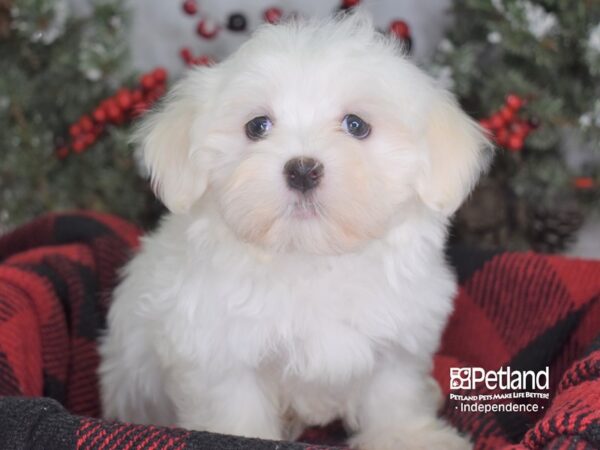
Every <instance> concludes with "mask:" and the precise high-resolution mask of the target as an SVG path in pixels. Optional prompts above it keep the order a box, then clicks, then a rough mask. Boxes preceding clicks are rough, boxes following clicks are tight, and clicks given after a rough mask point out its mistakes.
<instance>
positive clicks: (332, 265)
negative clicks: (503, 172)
mask: <svg viewBox="0 0 600 450" xmlns="http://www.w3.org/2000/svg"><path fill="white" fill-rule="evenodd" d="M349 113H353V114H357V115H359V116H361V117H363V118H364V119H365V120H366V121H367V122H369V123H370V124H371V126H372V133H371V135H370V136H369V137H368V138H367V139H364V140H357V139H355V138H353V137H352V136H349V135H348V134H347V133H345V132H344V131H343V130H342V128H341V126H340V123H341V120H342V118H343V117H344V116H345V115H346V114H349ZM260 115H268V116H270V117H271V118H272V120H273V129H272V132H271V134H270V135H269V136H267V137H266V138H265V139H262V140H260V141H251V140H249V139H248V138H247V137H246V136H245V134H244V124H245V123H246V122H247V121H248V120H250V119H251V118H252V117H255V116H260ZM139 139H140V140H141V142H142V144H143V149H144V154H145V160H146V162H147V165H148V167H149V169H150V172H151V174H152V179H153V183H154V185H155V187H156V190H157V192H158V194H159V195H160V197H161V198H162V199H163V201H164V202H165V204H166V205H167V207H169V209H170V210H171V211H172V214H170V215H168V216H167V217H166V218H165V220H164V221H163V223H162V225H161V226H160V228H159V229H158V231H156V232H155V233H153V234H152V235H150V236H149V237H147V238H145V239H144V240H143V244H142V248H141V251H140V252H139V254H138V255H137V256H135V258H134V259H133V260H132V261H131V263H130V264H129V265H128V266H127V268H126V270H125V274H124V279H123V282H122V283H121V284H120V286H119V287H118V288H117V290H116V293H115V299H114V303H113V305H112V308H111V310H110V314H109V317H108V324H109V326H108V332H107V335H106V337H105V339H104V340H103V342H102V345H101V354H102V364H101V367H100V378H101V386H102V402H103V407H104V414H105V416H106V417H109V418H117V419H121V420H127V421H133V422H138V423H154V424H163V425H177V426H182V427H187V428H191V429H196V430H208V431H213V432H222V433H229V434H238V435H244V436H254V437H261V438H273V439H282V438H286V439H291V438H294V437H295V436H297V434H298V432H299V431H300V430H301V429H302V428H303V427H304V426H306V425H311V424H325V423H327V422H329V421H331V420H332V419H334V418H336V417H341V418H342V419H343V420H344V422H345V423H346V424H347V426H348V428H349V429H350V430H351V431H353V432H354V436H353V438H352V444H353V445H354V446H356V447H359V448H361V449H368V450H398V449H415V450H416V449H427V450H435V449H464V448H468V447H469V444H468V441H467V440H466V439H464V438H462V437H460V436H459V435H458V434H457V433H456V432H455V431H454V430H452V429H451V428H450V427H449V426H448V425H446V424H445V423H444V422H443V421H442V420H440V419H438V418H437V417H436V409H437V406H438V398H437V397H438V395H439V394H437V392H436V389H434V388H433V386H434V385H435V384H434V383H432V382H431V378H430V369H431V362H432V356H433V353H434V352H435V351H436V349H437V346H438V343H439V340H440V336H441V333H442V330H443V328H444V325H445V322H446V320H447V317H448V315H449V313H450V312H451V309H452V297H453V295H454V293H455V289H456V288H455V280H454V275H453V274H452V272H451V270H450V269H449V268H448V266H447V264H446V262H445V261H444V256H443V247H444V241H445V234H446V226H447V222H448V218H449V217H450V216H451V215H452V214H453V212H454V211H455V210H456V209H457V208H458V206H459V205H460V203H461V202H462V201H463V200H464V198H465V197H466V196H467V195H468V193H469V191H470V190H471V188H472V186H473V184H474V183H475V181H476V180H477V178H478V176H479V174H480V172H481V171H482V170H483V169H484V168H485V166H486V164H487V162H488V160H489V154H490V152H489V146H488V143H487V141H486V139H485V136H484V135H483V134H482V133H481V131H480V129H479V128H478V127H477V126H476V125H475V124H474V123H473V122H472V121H471V120H470V119H469V118H468V117H467V116H466V115H465V114H464V113H463V112H462V111H461V110H460V109H459V108H458V107H457V105H456V103H455V101H454V100H453V98H452V97H451V96H450V95H449V94H447V93H446V92H444V91H442V90H440V89H439V88H438V87H437V86H436V85H435V84H434V82H433V81H432V80H431V79H430V78H429V77H427V76H426V75H425V74H424V73H422V72H421V71H420V70H419V69H417V68H416V67H415V66H414V65H413V64H411V63H410V62H409V61H407V60H406V59H405V58H404V57H403V56H402V55H401V52H400V50H399V49H398V48H396V46H395V44H394V42H393V41H391V40H388V39H387V38H385V37H383V36H382V35H380V34H379V33H377V32H376V31H374V29H373V26H372V24H371V22H370V20H369V19H368V18H366V17H365V16H364V15H363V14H361V13H358V14H354V15H352V16H350V17H346V18H344V19H336V20H330V21H325V22H308V23H290V24H286V25H278V26H265V27H263V28H262V29H260V30H259V31H258V32H257V33H256V34H255V35H254V36H253V38H252V39H251V40H250V41H249V42H248V43H247V44H245V45H244V46H242V48H241V49H240V50H239V51H238V52H237V53H236V54H234V55H233V56H232V57H231V58H230V59H228V60H227V61H225V62H223V63H221V64H219V65H216V66H214V67H211V68H202V69H197V70H195V71H193V72H192V73H190V74H189V76H187V77H186V78H185V79H184V80H182V81H181V82H180V83H179V84H178V86H176V87H175V89H174V91H173V93H172V94H171V96H170V97H169V98H168V100H167V101H166V102H165V104H164V106H163V108H162V109H161V110H159V111H157V112H155V113H154V114H153V115H152V116H151V117H150V118H148V119H146V121H145V123H144V125H143V126H142V128H141V129H140V132H139ZM298 156H303V157H313V158H316V159H319V160H320V161H321V162H322V163H323V165H324V176H323V179H322V182H321V184H320V185H319V186H318V187H317V188H316V189H315V190H314V192H311V194H310V196H304V195H303V194H300V193H299V192H298V191H293V190H291V189H289V188H288V187H287V186H286V182H285V179H284V176H283V167H284V165H285V163H286V162H287V161H288V160H289V159H290V158H293V157H298Z"/></svg>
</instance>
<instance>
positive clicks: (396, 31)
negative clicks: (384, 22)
mask: <svg viewBox="0 0 600 450" xmlns="http://www.w3.org/2000/svg"><path fill="white" fill-rule="evenodd" d="M390 33H392V34H393V35H394V36H395V37H397V38H399V39H408V38H409V37H410V27H409V26H408V24H407V23H406V22H405V21H404V20H394V21H393V22H392V23H391V24H390Z"/></svg>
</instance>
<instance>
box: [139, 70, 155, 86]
mask: <svg viewBox="0 0 600 450" xmlns="http://www.w3.org/2000/svg"><path fill="white" fill-rule="evenodd" d="M140 83H141V85H142V87H143V88H144V89H146V90H150V89H152V88H153V87H154V86H155V85H156V82H155V81H154V77H153V76H152V74H149V73H147V74H145V75H142V78H141V79H140Z"/></svg>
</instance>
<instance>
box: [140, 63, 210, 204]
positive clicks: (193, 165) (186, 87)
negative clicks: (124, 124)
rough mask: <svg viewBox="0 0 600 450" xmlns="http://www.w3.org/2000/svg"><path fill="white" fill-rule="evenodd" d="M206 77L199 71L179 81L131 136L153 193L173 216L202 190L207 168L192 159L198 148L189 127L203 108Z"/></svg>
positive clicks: (204, 186) (198, 196)
mask: <svg viewBox="0 0 600 450" xmlns="http://www.w3.org/2000/svg"><path fill="white" fill-rule="evenodd" d="M203 70H205V71H210V70H211V69H203ZM206 78H207V75H206V74H205V73H203V72H202V71H200V70H199V71H195V72H193V73H191V74H190V75H188V76H187V77H185V78H184V79H182V80H181V81H180V82H179V83H178V84H177V85H176V86H175V87H174V88H173V90H172V91H171V93H170V94H169V95H168V97H167V98H166V100H165V101H164V103H163V104H162V105H161V107H160V108H159V109H158V110H156V111H154V112H152V113H150V114H148V116H147V117H146V118H144V119H143V121H142V123H141V125H140V126H139V127H138V129H137V131H136V134H135V137H134V140H135V141H137V142H139V143H140V144H141V146H142V152H143V160H144V163H145V165H146V167H147V169H148V172H149V173H150V180H151V183H152V188H153V189H154V192H155V193H156V195H157V196H158V197H159V198H160V199H161V200H162V201H163V203H164V204H165V206H166V207H167V208H169V210H170V211H172V212H174V213H185V212H187V211H188V210H189V209H190V208H191V206H192V205H193V204H194V202H195V201H196V200H198V199H199V198H200V197H201V196H202V194H203V193H204V191H205V190H206V185H207V178H208V173H207V168H206V167H201V164H198V163H197V161H195V160H194V158H192V154H193V153H194V152H195V149H194V148H193V146H194V145H198V143H194V142H193V140H192V134H193V133H192V127H193V124H194V122H195V121H196V119H198V117H199V116H200V115H201V114H203V112H202V110H205V109H206V105H205V104H204V103H205V101H204V100H205V91H206V86H205V84H206V82H205V79H206Z"/></svg>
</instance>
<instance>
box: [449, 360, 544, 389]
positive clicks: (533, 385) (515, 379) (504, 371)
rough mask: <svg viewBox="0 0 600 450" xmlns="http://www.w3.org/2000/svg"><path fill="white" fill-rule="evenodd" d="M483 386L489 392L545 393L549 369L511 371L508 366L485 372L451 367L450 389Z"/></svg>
mask: <svg viewBox="0 0 600 450" xmlns="http://www.w3.org/2000/svg"><path fill="white" fill-rule="evenodd" d="M482 384H483V385H484V386H485V387H486V388H487V389H489V390H496V389H501V390H512V391H520V390H532V391H545V390H548V389H549V388H550V369H549V368H548V367H546V368H545V369H544V370H539V371H537V372H534V371H533V370H512V369H511V368H510V366H508V367H501V368H500V369H499V370H497V371H494V370H485V369H482V368H481V367H451V368H450V389H452V390H457V389H469V390H470V389H477V388H478V387H480V386H481V385H482Z"/></svg>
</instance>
